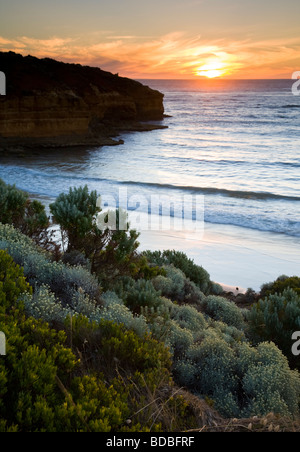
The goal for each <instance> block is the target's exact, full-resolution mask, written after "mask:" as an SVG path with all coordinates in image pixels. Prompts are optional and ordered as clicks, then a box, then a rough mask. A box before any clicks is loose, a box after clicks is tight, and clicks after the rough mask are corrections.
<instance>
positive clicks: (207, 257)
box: [139, 223, 300, 293]
mask: <svg viewBox="0 0 300 452" xmlns="http://www.w3.org/2000/svg"><path fill="white" fill-rule="evenodd" d="M139 240H140V243H141V245H140V249H141V250H146V249H150V250H152V251H153V250H158V249H159V250H165V249H175V250H178V251H182V252H184V253H186V254H187V255H188V256H189V257H190V258H192V259H194V261H195V263H196V264H198V265H202V266H203V267H204V268H205V269H206V270H207V271H208V272H209V273H210V276H211V279H212V280H214V281H216V282H218V283H219V284H221V285H222V286H224V289H225V290H227V289H228V290H233V291H234V292H235V293H239V292H244V291H245V290H246V289H247V288H249V287H250V288H252V289H254V290H256V291H259V289H260V287H261V285H262V284H264V283H267V282H270V281H274V280H275V279H276V278H277V277H278V276H280V275H282V274H286V275H288V276H293V275H297V274H299V268H300V245H299V240H297V238H296V237H287V236H283V235H282V234H274V233H270V232H261V231H255V230H249V229H246V228H241V227H237V226H230V225H228V226H227V225H216V224H208V223H205V226H204V232H203V234H197V233H189V234H187V233H184V232H181V231H142V232H141V236H140V239H139ZM237 288H238V290H236V289H237Z"/></svg>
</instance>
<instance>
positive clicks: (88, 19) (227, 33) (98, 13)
mask: <svg viewBox="0 0 300 452" xmlns="http://www.w3.org/2000/svg"><path fill="white" fill-rule="evenodd" d="M0 12H1V17H0V50H2V51H7V50H13V51H15V52H18V53H22V54H23V55H28V54H31V55H34V56H37V57H51V58H55V59H58V60H60V61H65V62H76V63H81V64H88V65H92V66H98V67H101V68H102V69H104V70H108V71H111V72H114V73H116V72H118V73H119V74H120V75H122V76H127V77H131V78H136V79H143V78H170V79H172V78H177V79H188V78H197V77H205V76H208V77H215V76H222V77H226V78H291V76H292V73H293V72H295V71H300V21H299V19H300V1H299V0H285V1H282V0H151V1H144V0H85V1H82V0H51V1H45V0H26V1H20V0H9V1H7V0H0ZM0 70H1V68H0Z"/></svg>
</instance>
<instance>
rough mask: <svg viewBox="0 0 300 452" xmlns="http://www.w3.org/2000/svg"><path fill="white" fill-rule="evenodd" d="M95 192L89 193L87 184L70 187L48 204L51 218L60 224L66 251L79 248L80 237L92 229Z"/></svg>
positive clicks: (80, 245) (94, 211)
mask: <svg viewBox="0 0 300 452" xmlns="http://www.w3.org/2000/svg"><path fill="white" fill-rule="evenodd" d="M97 198H98V196H97V192H96V191H92V192H91V193H89V189H88V186H87V185H86V186H85V187H79V188H74V189H73V188H70V190H69V193H67V194H65V193H62V194H61V195H59V197H58V198H57V200H56V201H55V202H54V203H53V204H51V205H50V211H51V213H52V215H53V219H54V221H55V222H56V223H58V224H59V225H60V228H61V233H62V240H63V243H65V241H66V240H67V242H68V252H70V251H72V250H75V249H76V250H80V248H82V239H83V238H84V237H85V236H86V235H87V234H88V233H89V232H91V231H92V230H93V229H94V226H95V217H96V214H97V213H98V212H100V209H99V208H98V207H97Z"/></svg>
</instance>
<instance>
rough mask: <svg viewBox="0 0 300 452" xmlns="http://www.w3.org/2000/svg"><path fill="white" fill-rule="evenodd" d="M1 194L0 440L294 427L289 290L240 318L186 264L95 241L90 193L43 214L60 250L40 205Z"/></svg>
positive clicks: (176, 257)
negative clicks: (54, 227)
mask: <svg viewBox="0 0 300 452" xmlns="http://www.w3.org/2000/svg"><path fill="white" fill-rule="evenodd" d="M0 190H1V192H0V193H1V196H0V203H1V207H2V208H1V210H0V331H3V332H4V333H5V335H6V339H7V354H6V356H5V357H1V359H0V431H69V432H78V431H88V432H90V431H105V432H109V431H112V432H121V431H123V432H134V431H168V432H172V431H183V430H190V429H198V430H200V429H203V430H206V431H209V430H210V429H214V430H215V431H218V430H220V429H221V430H222V429H223V430H226V429H228V430H230V429H231V430H233V431H236V430H237V423H236V422H235V421H232V420H231V421H230V419H232V418H240V419H241V423H243V425H244V424H245V422H246V421H245V419H248V420H249V419H250V418H251V417H253V416H255V418H254V419H255V421H254V420H252V421H251V420H249V422H248V423H247V424H246V425H247V427H246V428H247V429H248V430H251V429H252V428H254V427H253V426H254V425H256V424H257V428H258V429H263V427H262V426H263V425H265V426H267V428H269V427H270V425H271V421H270V422H269V421H268V419H271V418H270V417H267V416H268V415H269V413H270V412H272V413H273V414H272V422H273V424H274V423H275V424H274V425H276V429H277V430H285V431H286V430H289V429H292V430H297V429H298V423H297V420H298V418H299V402H300V375H299V372H298V364H297V361H296V360H295V359H294V360H293V359H291V358H292V357H291V356H290V355H289V350H290V348H291V346H292V342H291V339H290V341H289V338H290V332H291V331H292V330H293V329H294V328H296V327H297V326H298V325H300V323H299V319H300V314H299V312H298V311H299V307H300V300H299V297H298V294H297V291H294V290H293V289H294V288H288V289H287V288H286V284H284V287H282V292H280V293H277V294H272V293H270V294H266V295H265V297H264V298H261V299H259V301H258V302H255V303H254V304H253V306H252V307H251V309H244V308H241V307H238V306H237V305H236V304H235V303H234V302H233V301H230V300H228V299H226V298H224V296H222V295H223V294H221V293H220V292H221V288H220V286H219V285H218V284H215V283H214V282H213V281H211V280H210V276H209V274H208V273H207V272H206V271H205V270H204V269H203V268H202V267H200V266H197V265H196V264H195V263H194V262H193V261H191V260H190V259H189V258H188V257H187V256H186V255H184V254H183V253H179V252H175V251H172V250H170V251H166V252H163V253H162V252H155V253H153V252H146V253H140V252H139V249H138V234H137V233H136V231H132V230H130V228H129V229H128V230H127V231H119V230H117V231H111V230H110V229H108V228H104V229H101V230H100V229H99V228H98V227H97V215H99V214H100V215H101V212H100V208H99V207H97V194H96V193H94V192H92V193H90V192H89V191H88V189H87V187H82V188H79V189H72V190H70V191H69V193H67V194H63V195H61V196H60V197H58V198H57V200H56V202H55V203H53V204H52V206H51V212H52V214H53V216H54V218H55V221H56V223H57V224H59V225H60V228H61V231H62V237H63V241H64V248H60V247H59V246H58V245H57V244H55V243H54V242H53V240H52V236H51V234H50V232H49V228H48V226H49V223H50V219H46V218H45V209H44V207H43V206H42V205H41V204H34V206H35V207H34V209H32V208H31V207H32V206H31V204H32V202H31V201H30V200H29V198H28V196H27V195H26V194H24V193H20V192H19V191H18V190H17V189H16V188H15V187H12V186H7V185H6V184H4V183H3V182H0ZM15 200H18V203H16V204H15V205H16V206H18V209H15V210H14V209H13V208H12V206H13V205H14V203H15ZM37 212H38V215H37ZM121 214H122V212H117V214H116V215H117V217H118V215H121ZM46 220H47V221H46ZM118 221H119V220H118ZM28 223H29V224H30V225H31V226H32V227H30V228H29V227H27V225H28ZM117 223H118V222H117ZM285 282H286V280H285ZM294 282H295V279H293V283H294ZM272 287H273V286H272V284H269V285H268V290H272ZM274 287H276V288H277V287H278V284H276V283H274ZM287 307H288V309H287ZM275 313H276V315H277V317H276V315H275ZM294 358H295V357H294ZM264 419H267V422H266V423H265V424H264V422H265V421H264ZM250 425H251V426H252V427H251V428H250V427H249V426H250ZM218 426H219V427H218ZM229 426H230V427H229ZM277 427H278V428H277ZM274 428H275V427H274ZM242 430H243V429H242Z"/></svg>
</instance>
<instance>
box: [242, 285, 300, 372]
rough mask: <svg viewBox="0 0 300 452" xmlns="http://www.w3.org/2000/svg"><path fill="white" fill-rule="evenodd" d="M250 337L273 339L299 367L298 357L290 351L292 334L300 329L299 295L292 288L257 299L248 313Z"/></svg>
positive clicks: (259, 339) (258, 339)
mask: <svg viewBox="0 0 300 452" xmlns="http://www.w3.org/2000/svg"><path fill="white" fill-rule="evenodd" d="M248 322H249V329H250V334H251V337H252V338H253V339H254V340H255V341H256V342H260V341H264V340H269V341H273V342H274V343H275V344H276V345H278V347H279V348H280V349H281V350H282V351H283V353H284V354H285V355H286V356H287V357H288V359H289V361H290V363H291V364H292V365H293V366H296V367H297V368H299V369H300V365H299V363H298V361H299V360H298V358H297V357H295V356H293V354H292V352H291V347H292V334H293V333H294V332H295V331H299V330H300V296H299V295H298V294H297V293H296V292H295V291H294V290H293V289H285V290H284V291H283V292H282V293H281V294H277V293H275V294H273V295H269V296H268V297H266V298H264V299H261V300H259V301H258V302H257V303H256V304H254V305H253V306H252V309H251V311H250V313H249V315H248Z"/></svg>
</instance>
